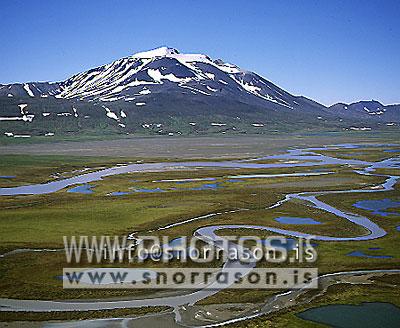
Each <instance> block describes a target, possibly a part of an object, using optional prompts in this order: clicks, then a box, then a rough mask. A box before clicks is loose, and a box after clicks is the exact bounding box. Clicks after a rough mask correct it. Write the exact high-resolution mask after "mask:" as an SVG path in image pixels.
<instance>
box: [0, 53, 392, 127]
mask: <svg viewBox="0 0 400 328" xmlns="http://www.w3.org/2000/svg"><path fill="white" fill-rule="evenodd" d="M21 104H26V106H24V108H25V112H26V113H25V112H24V113H22V111H20V109H19V108H20V105H21ZM0 106H1V107H0V116H1V117H0V121H13V119H12V117H14V118H16V117H19V118H21V117H23V115H25V116H26V115H28V113H29V115H31V118H32V119H31V121H30V122H31V123H34V122H38V121H43V122H42V123H41V124H40V126H41V127H43V126H45V125H46V121H47V122H50V121H51V118H52V117H54V118H57V117H58V118H63V119H64V120H65V117H69V116H70V117H71V119H74V118H75V119H77V120H78V121H79V117H84V118H85V117H86V119H89V118H92V120H96V121H99V120H105V122H106V123H107V124H108V125H110V124H114V127H115V128H117V129H124V130H125V131H130V132H137V131H138V129H139V130H140V129H143V126H144V125H145V126H148V125H149V124H153V123H154V124H156V125H155V126H158V128H156V129H155V130H156V131H157V133H166V132H167V131H170V130H171V129H173V130H174V131H175V132H177V131H176V130H186V128H187V127H186V126H185V127H183V126H182V127H179V123H177V122H178V121H180V120H181V121H182V124H183V125H185V124H188V123H192V124H190V130H191V131H192V130H196V129H199V126H201V125H202V124H203V128H202V130H208V129H207V128H206V127H204V124H206V125H207V124H209V126H212V127H217V126H219V127H220V128H222V127H229V129H233V128H235V130H236V131H237V130H241V131H246V128H244V127H243V124H245V123H244V122H247V123H246V124H247V125H248V126H250V127H251V129H253V128H255V127H257V128H261V127H262V128H265V127H266V126H268V128H269V129H279V128H280V127H281V125H282V124H284V125H285V124H286V125H290V124H292V123H297V124H298V123H301V124H306V125H307V124H308V125H310V126H314V125H315V124H317V125H320V126H322V125H327V126H329V125H332V124H333V125H334V126H336V125H339V126H343V127H344V126H345V125H346V124H347V125H349V124H350V123H352V122H353V121H354V120H355V119H358V118H359V117H362V120H365V121H367V122H368V121H370V120H371V119H372V118H373V119H374V121H377V122H378V121H379V122H381V121H382V122H386V121H388V120H390V121H393V120H396V119H397V120H398V117H399V115H398V114H399V110H398V109H395V108H391V109H390V110H388V109H387V108H386V107H387V106H383V105H382V104H379V103H377V104H375V103H374V104H370V103H369V104H368V105H365V106H364V105H363V104H362V102H361V103H357V104H351V105H345V104H336V105H334V106H331V107H329V108H327V107H325V106H323V105H321V104H319V103H317V102H315V101H312V100H310V99H307V98H305V97H301V96H293V95H291V94H290V93H288V92H286V91H285V90H283V89H281V88H279V87H278V86H276V85H275V84H273V83H271V82H270V81H268V80H266V79H265V78H263V77H261V76H259V75H258V74H256V73H254V72H249V71H246V70H244V69H242V68H239V67H238V66H236V65H234V64H230V63H226V62H224V61H222V60H220V59H216V60H213V59H211V58H210V57H209V56H207V55H204V54H181V53H180V52H179V51H178V50H176V49H174V48H168V47H160V48H157V49H154V50H150V51H145V52H140V53H136V54H134V55H132V56H129V57H124V58H121V59H119V60H116V61H114V62H112V63H109V64H106V65H103V66H99V67H96V68H93V69H90V70H88V71H85V72H82V73H79V74H76V75H74V76H72V77H70V78H68V79H67V80H65V81H61V82H55V83H47V82H29V83H21V84H17V83H16V84H9V85H0ZM360 106H361V107H363V109H364V111H362V110H361V113H362V115H361V114H359V113H358V112H360V110H359V107H360ZM60 108H63V110H62V111H61V112H60ZM365 108H367V109H368V111H367V110H366V109H365ZM396 108H397V107H396ZM357 113H358V114H357ZM393 113H394V114H393ZM10 115H13V116H10ZM18 115H19V116H18ZM155 118H157V119H158V120H159V121H160V122H161V123H155V122H151V121H154V119H155ZM21 120H22V121H24V120H23V119H21ZM21 120H19V119H18V120H17V119H15V120H14V121H21ZM110 120H111V121H110ZM193 120H197V123H199V124H197V123H196V122H188V121H193ZM347 120H350V121H352V122H350V121H349V122H347ZM172 121H173V122H175V123H174V127H173V128H172V127H171V128H168V129H165V127H166V126H168V125H169V124H170V123H171V122H172ZM214 121H215V122H214ZM239 121H240V122H239ZM112 122H114V123H112ZM206 122H207V123H206ZM343 122H345V123H343ZM355 122H357V121H355ZM367 122H366V123H367ZM213 123H214V124H213ZM2 124H3V123H0V128H1V127H2V126H1V125H2ZM9 124H10V123H9ZM62 124H63V125H64V124H65V122H63V123H62ZM76 124H77V122H75V123H72V122H68V124H67V125H68V126H76ZM82 124H83V125H87V124H86V122H85V123H82V122H81V125H82ZM50 125H51V127H52V128H53V129H54V128H55V126H57V123H56V122H53V124H50ZM161 126H164V129H161V128H160V127H161ZM151 127H153V125H151ZM238 127H240V128H238ZM6 128H7V129H9V127H8V126H7V127H6ZM43 128H44V127H43ZM147 129H148V128H147ZM160 131H161V132H160ZM178 132H179V131H178ZM168 133H170V132H168Z"/></svg>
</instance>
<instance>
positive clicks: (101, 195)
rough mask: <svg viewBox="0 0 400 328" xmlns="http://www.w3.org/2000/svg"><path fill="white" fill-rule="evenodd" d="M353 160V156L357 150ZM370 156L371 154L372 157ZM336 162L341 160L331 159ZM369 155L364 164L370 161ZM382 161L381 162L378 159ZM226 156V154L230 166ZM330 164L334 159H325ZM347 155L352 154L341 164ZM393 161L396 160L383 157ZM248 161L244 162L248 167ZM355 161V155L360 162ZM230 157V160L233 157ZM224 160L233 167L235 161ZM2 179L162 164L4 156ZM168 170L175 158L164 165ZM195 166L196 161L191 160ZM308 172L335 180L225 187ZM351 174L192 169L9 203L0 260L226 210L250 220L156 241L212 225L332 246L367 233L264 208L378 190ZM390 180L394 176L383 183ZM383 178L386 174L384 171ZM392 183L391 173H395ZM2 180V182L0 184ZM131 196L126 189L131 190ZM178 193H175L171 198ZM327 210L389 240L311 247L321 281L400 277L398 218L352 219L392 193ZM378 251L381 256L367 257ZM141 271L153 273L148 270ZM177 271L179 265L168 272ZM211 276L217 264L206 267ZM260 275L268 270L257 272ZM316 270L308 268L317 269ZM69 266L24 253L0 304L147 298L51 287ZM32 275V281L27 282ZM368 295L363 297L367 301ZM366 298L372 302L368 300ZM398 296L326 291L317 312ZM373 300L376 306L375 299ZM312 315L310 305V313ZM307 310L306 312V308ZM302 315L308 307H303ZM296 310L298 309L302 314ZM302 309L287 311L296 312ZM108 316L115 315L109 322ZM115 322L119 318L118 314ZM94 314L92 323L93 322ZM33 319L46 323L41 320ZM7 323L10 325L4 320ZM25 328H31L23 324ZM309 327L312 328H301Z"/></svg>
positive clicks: (3, 205)
mask: <svg viewBox="0 0 400 328" xmlns="http://www.w3.org/2000/svg"><path fill="white" fill-rule="evenodd" d="M357 151H358V150H357ZM359 151H360V152H365V154H362V157H360V158H359V159H364V160H377V159H381V158H387V155H388V154H389V153H385V152H383V151H379V150H377V149H376V148H371V149H362V150H359ZM375 152H376V153H375ZM337 153H341V154H342V155H343V151H339V150H338V151H337ZM368 154H370V155H368ZM377 154H379V155H377ZM228 155H229V156H232V153H229V154H226V156H227V157H228ZM330 155H336V152H332V153H330ZM345 155H346V156H347V155H349V156H350V155H351V152H350V154H347V153H346V154H345ZM390 155H393V154H390ZM248 156H249V155H248V154H247V155H246V157H248ZM360 156H361V155H360ZM232 157H234V156H232ZM232 157H231V158H232ZM1 159H2V160H1V161H0V175H16V178H15V179H10V180H7V179H1V180H0V183H1V186H2V187H6V186H13V185H21V184H26V183H40V182H46V181H51V180H54V179H57V176H55V175H54V174H55V173H62V176H64V177H69V176H73V175H76V174H79V173H78V171H77V170H81V169H83V168H89V169H95V168H98V167H109V166H112V165H116V164H118V163H127V162H135V161H137V160H144V161H156V160H160V159H155V158H150V159H149V158H146V157H143V156H137V157H134V156H132V157H112V156H107V157H103V156H95V157H92V156H68V155H40V156H39V155H2V158H1ZM168 160H169V161H171V162H174V161H176V160H177V158H175V157H174V158H169V159H168ZM192 160H193V158H192ZM315 169H326V170H328V171H333V172H335V173H334V174H332V175H326V176H312V177H290V178H288V177H285V178H283V177H281V178H279V177H277V178H269V179H247V180H242V181H241V182H236V183H232V182H229V181H228V176H229V175H241V174H276V173H294V172H313V171H314V170H315ZM353 169H354V168H350V167H347V166H337V165H331V166H326V167H304V168H281V169H263V170H261V169H235V170H233V169H224V168H218V169H210V168H208V169H205V168H203V169H200V168H198V169H193V170H179V169H178V170H174V171H168V172H147V173H130V174H124V175H118V176H111V177H107V178H105V179H103V180H100V181H96V182H93V183H91V184H92V185H94V187H93V191H94V192H93V194H87V195H86V194H72V193H68V192H66V189H64V190H61V191H59V192H56V193H53V194H48V195H37V196H15V197H1V198H0V209H1V210H0V252H1V253H4V252H6V251H10V250H13V249H17V248H53V247H54V248H62V236H64V235H66V236H70V235H88V236H91V235H110V236H113V235H126V234H127V233H129V232H132V231H139V232H146V231H147V230H150V229H154V228H157V227H160V226H164V225H166V224H170V223H173V222H179V221H182V220H185V219H188V218H191V217H196V216H199V215H203V214H207V213H211V212H223V211H226V210H231V209H237V208H246V209H248V210H247V211H243V212H237V213H228V214H221V215H218V216H215V217H213V218H212V219H208V220H207V219H204V220H199V221H194V222H191V223H188V224H185V225H181V226H176V227H173V228H171V229H168V230H164V231H162V232H161V231H159V232H157V234H159V235H160V236H161V235H166V236H169V237H171V238H172V237H179V236H191V235H192V234H193V232H194V231H195V230H196V229H197V228H198V227H200V226H203V225H208V224H212V225H216V224H258V225H267V226H274V227H279V228H289V229H294V230H297V231H303V232H307V233H315V234H326V235H332V236H353V235H361V234H363V233H365V231H363V229H361V228H359V227H357V226H355V225H354V224H351V223H349V222H348V221H346V220H344V219H340V218H337V217H335V216H333V215H330V214H328V213H325V212H323V211H320V210H318V209H314V208H311V207H307V206H305V204H303V203H301V202H289V203H286V204H284V205H283V206H281V207H278V208H276V209H273V210H267V209H266V207H268V206H270V205H272V204H274V203H275V202H276V201H278V200H280V199H282V198H283V197H284V195H285V194H287V193H295V192H301V191H321V190H344V189H354V188H369V187H371V186H373V185H374V184H377V183H381V182H383V181H384V178H383V177H372V176H360V175H357V174H355V173H354V172H352V170H353ZM393 172H396V171H395V170H391V171H390V173H393ZM380 173H385V172H384V170H382V172H380ZM396 173H397V172H396ZM202 177H213V178H215V179H216V180H215V181H211V182H210V181H196V182H188V183H176V182H171V181H170V182H154V181H156V180H162V179H182V178H202ZM3 180H4V181H3ZM214 182H217V183H218V184H219V187H218V188H217V189H215V190H212V189H208V190H190V189H191V188H198V187H201V186H202V185H204V184H207V183H214ZM157 187H158V188H161V189H164V190H168V191H167V192H160V193H132V194H130V195H126V196H114V197H113V196H109V195H108V194H109V193H110V192H114V191H132V190H133V189H134V188H148V189H154V188H157ZM132 188H133V189H132ZM173 188H175V189H173ZM319 198H320V199H321V200H323V201H325V202H327V203H328V204H330V205H333V206H335V207H338V208H340V209H342V210H346V211H349V212H354V213H359V214H362V215H366V216H367V217H369V218H371V219H372V220H373V221H374V222H376V223H378V224H379V225H380V226H381V227H382V228H384V229H385V230H386V231H387V232H388V234H387V235H386V236H385V237H383V238H379V239H376V240H372V241H366V242H329V243H328V242H318V246H317V251H318V255H319V258H318V262H317V263H316V265H317V266H318V268H319V270H320V272H322V273H326V272H336V271H341V270H357V269H374V268H380V269H382V268H398V266H399V258H400V250H399V248H398V238H399V233H400V232H398V231H397V230H396V227H397V226H398V225H400V218H399V216H389V217H381V216H378V215H373V214H371V212H369V211H365V210H361V209H356V208H354V207H353V204H354V203H355V202H356V201H358V200H362V199H382V198H391V199H394V200H399V199H400V194H399V189H398V187H397V186H396V189H395V190H394V191H390V192H384V193H373V194H362V193H351V194H334V195H333V194H332V195H325V196H319ZM278 216H300V217H312V218H314V219H316V220H318V221H320V222H322V223H323V224H320V225H302V226H300V225H298V226H297V225H296V226H293V225H285V224H280V223H278V222H276V221H275V220H274V218H276V217H278ZM220 233H221V234H226V235H249V234H251V235H260V236H263V237H266V236H268V233H260V232H255V231H251V230H248V229H243V230H235V231H220ZM370 247H379V248H381V249H380V250H374V251H371V250H369V248H370ZM356 250H358V251H363V252H365V253H367V254H373V255H391V256H393V258H392V259H370V258H361V257H360V258H358V257H349V256H347V255H346V254H348V253H349V252H351V251H356ZM146 265H147V266H150V265H152V264H150V263H147V264H146ZM171 265H173V266H179V265H180V264H179V263H172V264H171ZM212 265H213V266H217V265H220V263H212ZM259 265H260V266H268V265H269V264H266V263H260V264H259ZM314 265H315V264H314ZM65 266H66V262H65V257H64V255H63V253H62V252H56V253H21V254H18V255H15V256H11V257H6V258H3V259H0V278H1V279H0V297H15V298H43V299H66V298H80V299H84V298H87V299H89V298H99V297H105V296H107V297H128V296H132V295H135V296H141V295H145V294H146V292H143V291H134V290H129V291H121V290H116V291H106V292H105V291H101V290H99V291H97V290H93V291H86V290H76V291H68V292H66V291H64V290H63V289H62V286H61V281H59V280H57V279H56V278H55V277H56V276H58V275H60V274H61V272H62V268H63V267H65ZM33 272H34V274H32V273H33ZM365 288H368V291H369V294H368V296H366V295H365ZM372 290H373V292H374V293H373V294H372V293H370V291H372ZM274 292H275V291H254V290H252V291H230V290H225V291H222V292H220V293H218V294H216V295H215V296H213V297H210V298H209V299H206V300H204V301H203V302H202V303H203V304H216V303H226V302H230V303H235V302H237V303H243V302H258V301H259V302H262V301H263V300H264V299H265V298H266V297H267V296H268V295H271V294H272V293H274ZM396 293H397V295H398V290H397V289H393V288H392V289H390V290H389V289H388V288H385V287H384V286H383V285H379V286H373V287H372V286H368V287H363V286H353V287H351V288H347V286H345V287H344V288H341V286H335V288H331V289H330V291H329V293H328V294H327V296H326V297H325V298H324V299H322V300H321V301H320V303H318V302H317V303H315V305H318V304H324V302H327V303H329V302H331V303H332V302H333V303H334V302H342V303H352V302H361V301H368V300H379V299H382V300H386V301H390V302H393V303H394V304H397V303H396V302H397V301H396V300H394V296H393V295H396ZM372 296H374V297H372ZM312 305H314V303H313V304H312ZM310 306H311V305H310ZM304 308H305V307H304ZM301 309H303V308H301ZM301 309H297V308H296V310H293V311H299V310H301ZM107 315H110V316H111V315H115V313H113V314H111V313H109V314H107ZM121 315H122V314H121ZM95 316H97V314H93V315H91V314H89V316H88V317H90V318H94V317H95ZM37 317H38V318H43V317H41V316H40V315H38V316H37ZM8 318H12V315H11V314H8ZM27 319H29V320H36V319H34V318H33V316H28V317H27ZM289 322H290V325H291V326H294V327H296V325H297V326H304V325H305V324H306V323H305V322H304V321H303V320H301V319H299V318H297V317H296V316H295V315H294V312H292V311H290V312H288V313H280V314H276V315H274V316H272V317H271V318H267V319H265V318H263V319H257V320H255V321H251V322H249V323H242V324H240V325H244V326H246V325H247V326H248V327H263V326H265V325H266V324H271V325H272V326H274V325H275V326H276V327H280V326H283V325H285V324H286V325H287V324H288V323H289ZM307 324H308V325H309V326H310V327H314V326H315V327H316V325H315V324H312V323H307Z"/></svg>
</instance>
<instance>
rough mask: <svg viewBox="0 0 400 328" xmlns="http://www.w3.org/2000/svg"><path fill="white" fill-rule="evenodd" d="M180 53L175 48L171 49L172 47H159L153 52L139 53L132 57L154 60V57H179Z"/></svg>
mask: <svg viewBox="0 0 400 328" xmlns="http://www.w3.org/2000/svg"><path fill="white" fill-rule="evenodd" d="M178 54H179V51H178V50H177V49H175V48H170V47H166V46H163V47H158V48H155V49H152V50H148V51H143V52H138V53H136V54H134V55H132V57H134V58H153V57H167V56H171V55H178Z"/></svg>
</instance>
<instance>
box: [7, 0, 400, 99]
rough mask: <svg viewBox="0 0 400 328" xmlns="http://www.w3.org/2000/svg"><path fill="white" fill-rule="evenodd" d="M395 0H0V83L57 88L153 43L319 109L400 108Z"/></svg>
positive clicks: (399, 9) (399, 24)
mask: <svg viewBox="0 0 400 328" xmlns="http://www.w3.org/2000/svg"><path fill="white" fill-rule="evenodd" d="M399 17H400V1H398V0H395V1H391V0H384V1H370V0H364V1H357V0H352V1H328V0H319V1H306V0H305V1H267V0H264V1H234V0H230V1H217V0H214V1H207V0H202V1H190V0H186V1H178V0H175V1H173V0H171V1H161V0H160V1H150V0H146V1H121V0H120V1H102V0H85V1H74V0H71V1H47V0H37V1H29V0H25V1H18V0H15V1H5V0H0V31H1V32H0V35H1V37H0V83H11V82H23V81H46V80H47V81H48V80H50V81H57V80H62V79H65V78H67V77H69V76H70V75H72V74H75V73H78V72H80V71H83V70H86V69H89V68H91V67H95V66H99V65H102V64H105V63H108V62H110V61H113V60H115V59H118V58H120V57H123V56H127V55H130V54H132V53H134V52H138V51H143V50H147V49H152V48H155V47H158V46H161V45H167V46H170V47H174V48H177V49H178V50H180V51H181V52H188V53H193V52H200V53H205V54H207V55H209V56H211V57H212V58H222V59H223V60H226V61H229V62H232V63H235V64H237V65H239V66H240V67H242V68H245V69H248V70H252V71H255V72H257V73H259V74H260V75H262V76H264V77H266V78H267V79H269V80H271V81H272V82H274V83H276V84H277V85H279V86H281V87H283V88H284V89H286V90H288V91H289V92H291V93H293V94H296V95H300V94H301V95H305V96H307V97H311V98H313V99H315V100H317V101H319V102H322V103H324V104H326V105H330V104H332V103H335V102H338V101H343V102H352V101H356V100H361V99H365V100H368V99H377V100H380V101H382V102H383V103H400V19H399Z"/></svg>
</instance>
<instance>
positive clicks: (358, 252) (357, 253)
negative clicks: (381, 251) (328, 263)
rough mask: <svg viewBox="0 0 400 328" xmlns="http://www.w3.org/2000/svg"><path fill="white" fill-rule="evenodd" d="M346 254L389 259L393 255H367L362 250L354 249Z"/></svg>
mask: <svg viewBox="0 0 400 328" xmlns="http://www.w3.org/2000/svg"><path fill="white" fill-rule="evenodd" d="M346 255H347V256H355V257H366V258H369V259H391V258H393V256H390V255H369V254H365V253H364V252H361V251H354V252H350V253H348V254H346Z"/></svg>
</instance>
